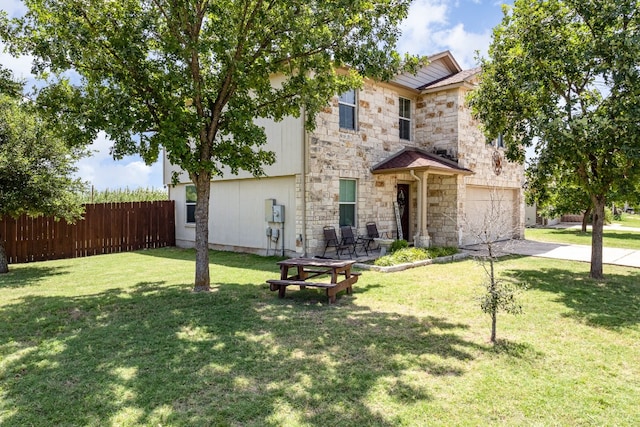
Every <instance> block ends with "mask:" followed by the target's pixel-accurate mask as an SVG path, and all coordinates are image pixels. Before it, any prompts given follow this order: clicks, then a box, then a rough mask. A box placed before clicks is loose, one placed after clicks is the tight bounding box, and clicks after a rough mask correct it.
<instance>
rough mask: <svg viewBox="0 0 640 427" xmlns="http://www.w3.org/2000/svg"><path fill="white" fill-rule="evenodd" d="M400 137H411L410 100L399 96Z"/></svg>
mask: <svg viewBox="0 0 640 427" xmlns="http://www.w3.org/2000/svg"><path fill="white" fill-rule="evenodd" d="M399 105H400V113H399V115H400V123H399V128H400V139H406V140H410V139H411V100H409V99H406V98H400V103H399Z"/></svg>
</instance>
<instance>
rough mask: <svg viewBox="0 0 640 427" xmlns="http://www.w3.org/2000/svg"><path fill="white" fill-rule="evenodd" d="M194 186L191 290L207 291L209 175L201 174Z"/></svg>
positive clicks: (208, 278)
mask: <svg viewBox="0 0 640 427" xmlns="http://www.w3.org/2000/svg"><path fill="white" fill-rule="evenodd" d="M194 184H195V185H196V193H197V200H196V211H195V217H196V279H195V284H194V287H193V290H194V291H196V292H199V291H208V290H209V289H210V287H209V285H210V283H211V281H210V276H209V197H210V195H211V174H210V173H204V172H201V173H200V174H199V175H198V176H197V177H196V179H195V180H194Z"/></svg>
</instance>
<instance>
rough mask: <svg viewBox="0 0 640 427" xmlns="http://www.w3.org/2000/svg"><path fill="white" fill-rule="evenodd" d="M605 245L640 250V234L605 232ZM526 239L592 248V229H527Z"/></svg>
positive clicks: (617, 231) (616, 231)
mask: <svg viewBox="0 0 640 427" xmlns="http://www.w3.org/2000/svg"><path fill="white" fill-rule="evenodd" d="M603 233H604V234H603V235H604V237H603V245H604V246H605V247H610V248H622V249H640V232H634V231H619V230H604V232H603ZM525 238H526V239H529V240H537V241H540V242H551V243H568V244H576V245H588V246H591V229H590V228H589V229H588V230H587V232H586V233H583V232H582V231H580V229H559V228H527V229H526V230H525Z"/></svg>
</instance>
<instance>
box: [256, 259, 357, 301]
mask: <svg viewBox="0 0 640 427" xmlns="http://www.w3.org/2000/svg"><path fill="white" fill-rule="evenodd" d="M353 264H355V261H353V260H335V259H323V258H290V259H286V260H284V261H280V262H278V265H279V266H280V279H273V280H267V283H269V289H271V290H272V291H278V297H279V298H284V296H285V292H286V290H287V286H291V285H295V286H300V289H304V288H306V287H307V286H310V287H316V288H323V289H325V290H326V293H327V297H328V298H329V303H330V304H331V303H334V302H336V294H337V293H338V292H340V291H342V290H345V289H346V291H347V294H348V295H351V294H352V293H353V288H352V285H353V284H354V283H356V282H357V281H358V277H359V276H360V273H354V272H352V271H351V267H352V266H353ZM294 267H295V268H296V274H292V275H289V269H290V268H294ZM323 275H328V276H331V282H330V283H323V282H312V281H309V279H313V278H315V277H318V276H323ZM342 276H344V278H342ZM339 279H341V280H339Z"/></svg>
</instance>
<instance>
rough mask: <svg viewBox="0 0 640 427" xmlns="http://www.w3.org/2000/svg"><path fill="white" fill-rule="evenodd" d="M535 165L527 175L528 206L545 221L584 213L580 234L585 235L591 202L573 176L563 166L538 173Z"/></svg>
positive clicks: (545, 169)
mask: <svg viewBox="0 0 640 427" xmlns="http://www.w3.org/2000/svg"><path fill="white" fill-rule="evenodd" d="M539 162H540V161H539V160H538V162H535V163H532V164H530V165H529V166H528V167H527V169H526V171H525V174H526V177H527V189H526V191H525V195H526V202H527V204H530V205H532V204H534V203H535V205H536V207H537V208H538V210H539V211H540V212H541V215H542V216H544V217H547V218H555V217H559V216H562V215H567V214H569V215H570V214H577V213H580V212H581V213H583V219H582V232H583V233H585V232H586V231H587V223H588V222H589V218H590V216H591V198H590V197H589V194H587V192H585V191H584V190H583V188H582V187H581V186H580V184H579V183H578V181H577V180H576V178H575V175H574V174H572V173H570V171H569V170H567V169H565V168H564V166H563V165H557V164H556V165H554V166H553V167H546V168H544V170H541V169H539V167H538V164H539Z"/></svg>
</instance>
